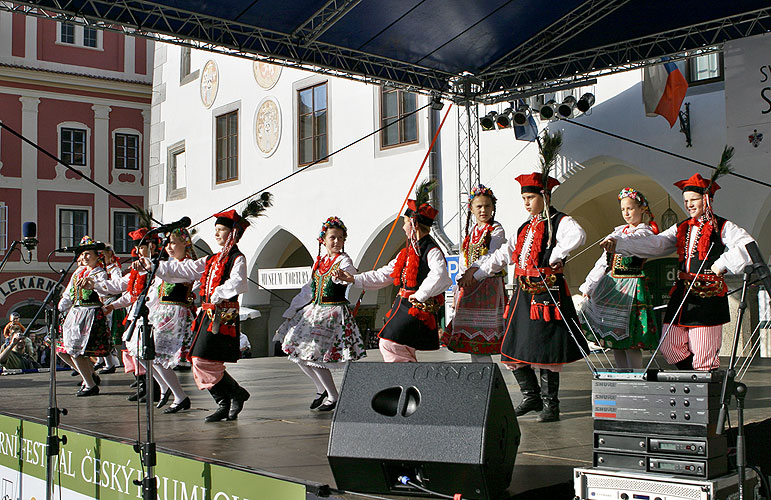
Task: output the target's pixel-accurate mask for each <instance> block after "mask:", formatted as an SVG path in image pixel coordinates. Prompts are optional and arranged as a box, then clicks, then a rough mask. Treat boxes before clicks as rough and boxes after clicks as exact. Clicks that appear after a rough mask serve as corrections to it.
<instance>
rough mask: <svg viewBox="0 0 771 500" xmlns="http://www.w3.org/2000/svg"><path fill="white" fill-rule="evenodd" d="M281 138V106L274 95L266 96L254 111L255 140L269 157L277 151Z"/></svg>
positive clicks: (258, 146) (259, 148) (261, 151)
mask: <svg viewBox="0 0 771 500" xmlns="http://www.w3.org/2000/svg"><path fill="white" fill-rule="evenodd" d="M280 140H281V108H280V107H279V105H278V101H277V100H276V99H275V98H274V97H266V98H265V99H263V100H262V101H260V104H259V106H257V111H256V112H255V113H254V142H255V144H256V145H257V149H258V150H260V153H262V155H263V157H265V158H267V157H269V156H270V155H272V154H273V153H274V152H275V151H276V148H277V147H278V143H279V141H280Z"/></svg>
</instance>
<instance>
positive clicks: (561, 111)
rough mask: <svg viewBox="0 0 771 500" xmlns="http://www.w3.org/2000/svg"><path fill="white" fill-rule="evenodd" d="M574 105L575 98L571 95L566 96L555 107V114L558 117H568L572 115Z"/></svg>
mask: <svg viewBox="0 0 771 500" xmlns="http://www.w3.org/2000/svg"><path fill="white" fill-rule="evenodd" d="M575 106H576V98H575V97H573V96H572V95H569V96H567V97H566V98H565V99H564V100H563V101H562V104H560V105H559V107H557V114H558V115H559V117H560V118H570V117H571V116H573V108H574V107H575Z"/></svg>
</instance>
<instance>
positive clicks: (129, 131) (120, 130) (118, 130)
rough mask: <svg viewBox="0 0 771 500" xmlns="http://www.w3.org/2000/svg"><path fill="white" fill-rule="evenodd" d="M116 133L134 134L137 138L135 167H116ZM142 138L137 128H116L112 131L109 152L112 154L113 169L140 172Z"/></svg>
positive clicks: (142, 152) (142, 151)
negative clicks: (110, 149)
mask: <svg viewBox="0 0 771 500" xmlns="http://www.w3.org/2000/svg"><path fill="white" fill-rule="evenodd" d="M118 134H123V135H135V136H137V137H138V138H139V139H138V140H137V168H136V169H131V168H118V165H117V162H116V161H115V152H116V151H117V149H118V144H117V140H116V136H117V135H118ZM143 146H144V140H143V137H142V134H141V133H140V132H139V130H137V129H134V128H116V129H115V130H113V131H112V151H111V152H110V153H111V154H112V158H111V161H112V168H113V170H119V171H120V172H142V167H143V165H142V157H143V156H144V150H143Z"/></svg>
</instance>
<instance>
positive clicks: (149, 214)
mask: <svg viewBox="0 0 771 500" xmlns="http://www.w3.org/2000/svg"><path fill="white" fill-rule="evenodd" d="M134 211H135V212H136V213H137V218H138V219H139V221H138V222H139V225H138V226H137V227H144V228H147V229H150V228H151V227H153V211H152V210H151V209H147V210H145V209H144V208H142V207H140V206H139V205H134Z"/></svg>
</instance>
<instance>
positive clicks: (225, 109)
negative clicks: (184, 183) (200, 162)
mask: <svg viewBox="0 0 771 500" xmlns="http://www.w3.org/2000/svg"><path fill="white" fill-rule="evenodd" d="M233 111H238V145H237V146H238V147H237V148H236V149H237V151H238V177H236V178H235V179H233V180H230V181H222V182H219V183H218V182H217V117H219V116H222V115H226V114H228V113H232V112H233ZM243 142H244V114H243V112H242V109H241V100H240V99H239V100H237V101H234V102H231V103H228V104H225V105H223V106H220V107H218V108H217V109H214V110H212V112H211V145H212V148H211V158H212V160H211V161H212V162H211V186H212V189H222V188H228V187H231V186H238V185H239V184H241V180H242V179H243V177H244V175H243V174H244V170H243V160H244V157H243V156H242V151H241V144H242V143H243Z"/></svg>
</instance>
